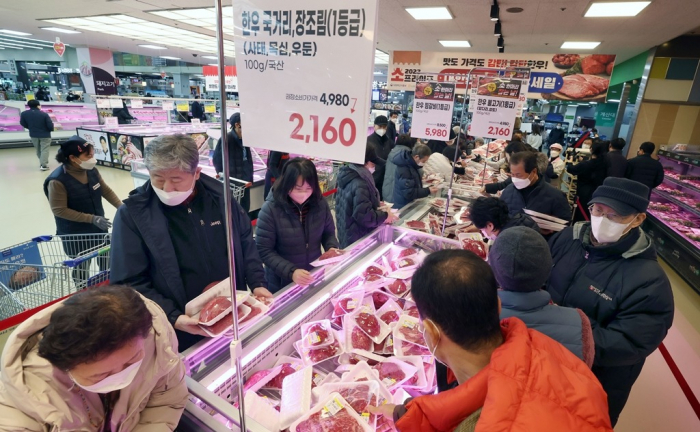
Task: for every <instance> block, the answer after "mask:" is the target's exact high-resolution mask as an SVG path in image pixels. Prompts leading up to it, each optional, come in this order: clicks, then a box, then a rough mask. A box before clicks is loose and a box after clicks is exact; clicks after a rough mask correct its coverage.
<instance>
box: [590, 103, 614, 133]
mask: <svg viewBox="0 0 700 432" xmlns="http://www.w3.org/2000/svg"><path fill="white" fill-rule="evenodd" d="M618 108H619V104H617V103H614V102H611V103H604V104H598V106H597V107H596V110H595V125H596V127H599V128H600V127H615V119H616V118H617V110H618Z"/></svg>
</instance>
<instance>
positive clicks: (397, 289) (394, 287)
mask: <svg viewBox="0 0 700 432" xmlns="http://www.w3.org/2000/svg"><path fill="white" fill-rule="evenodd" d="M387 288H388V289H389V291H391V293H392V294H394V295H397V296H400V295H403V293H405V292H406V290H407V289H408V288H407V287H406V284H405V283H404V282H403V281H402V280H401V279H396V280H395V281H394V282H392V283H390V284H389V285H388V286H387Z"/></svg>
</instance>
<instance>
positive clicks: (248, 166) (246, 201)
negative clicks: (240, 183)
mask: <svg viewBox="0 0 700 432" xmlns="http://www.w3.org/2000/svg"><path fill="white" fill-rule="evenodd" d="M228 122H229V126H230V127H231V130H230V131H229V132H228V134H227V135H226V140H227V144H228V163H229V165H228V166H229V176H231V177H233V178H235V179H238V180H245V181H247V182H252V181H253V153H252V152H251V151H250V148H249V147H244V146H243V129H242V128H241V114H240V113H233V114H232V115H231V117H230V118H229V120H228ZM221 143H222V140H221V138H219V142H218V143H217V144H216V148H215V149H214V156H213V158H212V162H213V163H214V168H215V169H216V172H217V173H219V174H221V173H223V172H224V164H223V157H224V153H223V149H222V148H221ZM241 207H243V210H245V211H246V212H248V211H249V210H250V188H246V189H245V192H244V193H243V198H241Z"/></svg>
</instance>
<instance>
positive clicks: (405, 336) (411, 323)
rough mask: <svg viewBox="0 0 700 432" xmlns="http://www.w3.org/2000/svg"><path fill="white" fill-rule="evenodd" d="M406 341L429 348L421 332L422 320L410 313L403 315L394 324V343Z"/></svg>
mask: <svg viewBox="0 0 700 432" xmlns="http://www.w3.org/2000/svg"><path fill="white" fill-rule="evenodd" d="M399 341H406V342H409V343H412V344H415V345H419V346H422V347H424V348H427V346H426V344H425V339H423V334H422V333H421V332H420V320H419V319H418V318H414V317H412V316H410V315H406V314H404V315H401V318H400V319H399V321H398V322H397V323H396V325H395V326H394V344H398V343H399Z"/></svg>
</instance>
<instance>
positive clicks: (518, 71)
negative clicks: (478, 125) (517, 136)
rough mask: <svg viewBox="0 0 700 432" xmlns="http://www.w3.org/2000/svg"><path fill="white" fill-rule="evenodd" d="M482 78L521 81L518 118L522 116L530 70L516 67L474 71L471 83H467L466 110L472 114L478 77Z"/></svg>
mask: <svg viewBox="0 0 700 432" xmlns="http://www.w3.org/2000/svg"><path fill="white" fill-rule="evenodd" d="M482 76H499V77H505V78H516V79H519V80H521V81H522V84H523V85H522V86H520V96H519V97H518V117H520V116H522V115H523V107H524V106H525V102H526V101H527V91H528V82H529V80H530V69H529V68H518V67H514V68H511V67H508V68H505V69H496V70H494V69H491V70H482V71H478V70H477V71H474V72H472V74H471V82H470V83H469V101H470V102H469V105H468V109H469V112H470V113H473V112H474V107H475V106H476V105H475V103H474V101H476V96H477V90H478V88H479V77H482Z"/></svg>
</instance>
